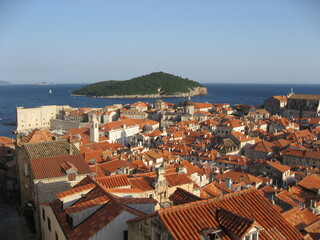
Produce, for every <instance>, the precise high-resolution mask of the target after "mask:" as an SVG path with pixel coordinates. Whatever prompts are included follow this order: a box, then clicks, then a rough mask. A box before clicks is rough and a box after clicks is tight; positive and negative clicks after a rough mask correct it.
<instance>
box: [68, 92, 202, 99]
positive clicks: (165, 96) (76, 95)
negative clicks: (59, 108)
mask: <svg viewBox="0 0 320 240" xmlns="http://www.w3.org/2000/svg"><path fill="white" fill-rule="evenodd" d="M205 95H207V94H191V93H180V94H173V95H160V94H147V95H136V94H134V95H115V96H90V95H80V94H71V96H75V97H92V98H130V99H131V98H181V97H188V96H190V97H194V96H205Z"/></svg>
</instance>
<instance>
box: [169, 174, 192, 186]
mask: <svg viewBox="0 0 320 240" xmlns="http://www.w3.org/2000/svg"><path fill="white" fill-rule="evenodd" d="M165 178H166V180H167V181H168V185H169V187H174V186H179V185H183V184H191V183H193V181H192V180H191V178H190V177H189V176H188V174H186V173H180V174H169V175H166V176H165Z"/></svg>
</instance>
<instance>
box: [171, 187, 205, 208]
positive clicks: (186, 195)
mask: <svg viewBox="0 0 320 240" xmlns="http://www.w3.org/2000/svg"><path fill="white" fill-rule="evenodd" d="M202 199H203V198H200V197H198V196H196V195H194V194H192V193H190V192H188V191H186V190H184V189H182V188H179V187H178V188H177V189H176V190H175V191H174V192H173V193H172V194H171V195H170V196H169V200H170V201H172V202H173V204H174V205H179V204H184V203H189V202H194V201H198V200H202Z"/></svg>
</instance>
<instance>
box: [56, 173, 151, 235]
mask: <svg viewBox="0 0 320 240" xmlns="http://www.w3.org/2000/svg"><path fill="white" fill-rule="evenodd" d="M81 182H82V183H81V184H79V185H83V184H84V185H85V184H89V183H92V184H94V185H95V187H94V189H93V190H91V191H90V192H88V193H87V194H85V195H84V196H82V197H81V198H80V200H78V201H77V202H75V203H74V204H72V205H71V206H70V207H67V208H66V209H61V201H60V200H59V199H57V200H55V201H53V202H51V203H50V206H51V208H52V209H53V211H54V213H55V216H56V218H57V220H58V221H59V224H60V226H61V228H62V229H63V232H64V234H65V235H66V237H67V239H71V240H85V239H89V238H90V237H92V236H93V235H95V234H96V233H97V232H99V231H100V230H101V229H102V228H103V227H105V226H106V225H108V224H109V223H111V222H112V221H113V220H114V219H115V218H116V217H117V216H118V215H119V214H121V213H122V212H123V211H127V212H129V213H131V214H133V215H134V216H137V217H142V216H145V214H144V213H142V212H140V211H138V210H136V209H134V208H131V207H127V206H126V205H124V204H123V203H121V201H120V200H119V198H118V197H116V196H114V195H112V194H111V193H108V192H107V191H105V189H104V188H103V187H101V186H100V185H99V184H98V183H95V182H94V181H93V180H92V179H91V178H90V177H87V178H85V179H84V180H83V181H81ZM96 205H99V206H101V207H100V208H98V209H96V210H95V212H94V214H90V215H89V216H87V217H84V219H83V220H82V221H81V223H79V225H77V226H76V227H73V228H71V227H70V224H69V223H68V222H67V214H71V215H72V214H77V212H79V211H82V210H85V209H87V208H91V207H94V206H96ZM80 215H81V217H83V215H82V214H80ZM80 215H79V216H80Z"/></svg>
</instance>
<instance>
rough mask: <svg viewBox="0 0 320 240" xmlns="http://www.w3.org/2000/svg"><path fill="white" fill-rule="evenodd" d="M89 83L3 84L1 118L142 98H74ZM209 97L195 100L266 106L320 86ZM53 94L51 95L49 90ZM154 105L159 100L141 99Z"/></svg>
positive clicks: (242, 88) (233, 87)
mask: <svg viewBox="0 0 320 240" xmlns="http://www.w3.org/2000/svg"><path fill="white" fill-rule="evenodd" d="M84 85H85V84H57V85H53V86H38V85H0V118H1V119H3V120H5V119H12V120H15V108H16V107H19V106H22V107H37V106H41V105H70V106H72V107H104V106H107V105H112V104H114V103H121V104H125V103H133V102H136V101H138V99H103V98H91V97H73V96H71V92H72V90H74V89H78V88H80V87H82V86H84ZM204 85H205V86H206V87H207V88H208V95H207V96H201V97H193V98H192V100H193V101H194V102H210V103H230V104H231V105H234V104H238V103H243V104H247V105H258V104H262V103H263V101H264V100H265V99H266V98H268V97H270V96H273V95H284V94H288V93H289V92H290V89H291V88H293V90H294V92H295V93H305V94H320V85H274V84H273V85H272V84H270V85H267V84H204ZM50 89H51V90H52V93H51V94H50V93H49V90H50ZM139 100H141V101H145V102H151V103H154V102H155V100H156V99H139ZM163 100H164V101H166V102H172V103H179V101H180V100H182V101H184V100H185V98H164V99H163ZM14 128H15V127H14V126H7V125H3V124H2V121H1V120H0V136H8V137H13V135H12V134H11V130H12V129H14Z"/></svg>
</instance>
